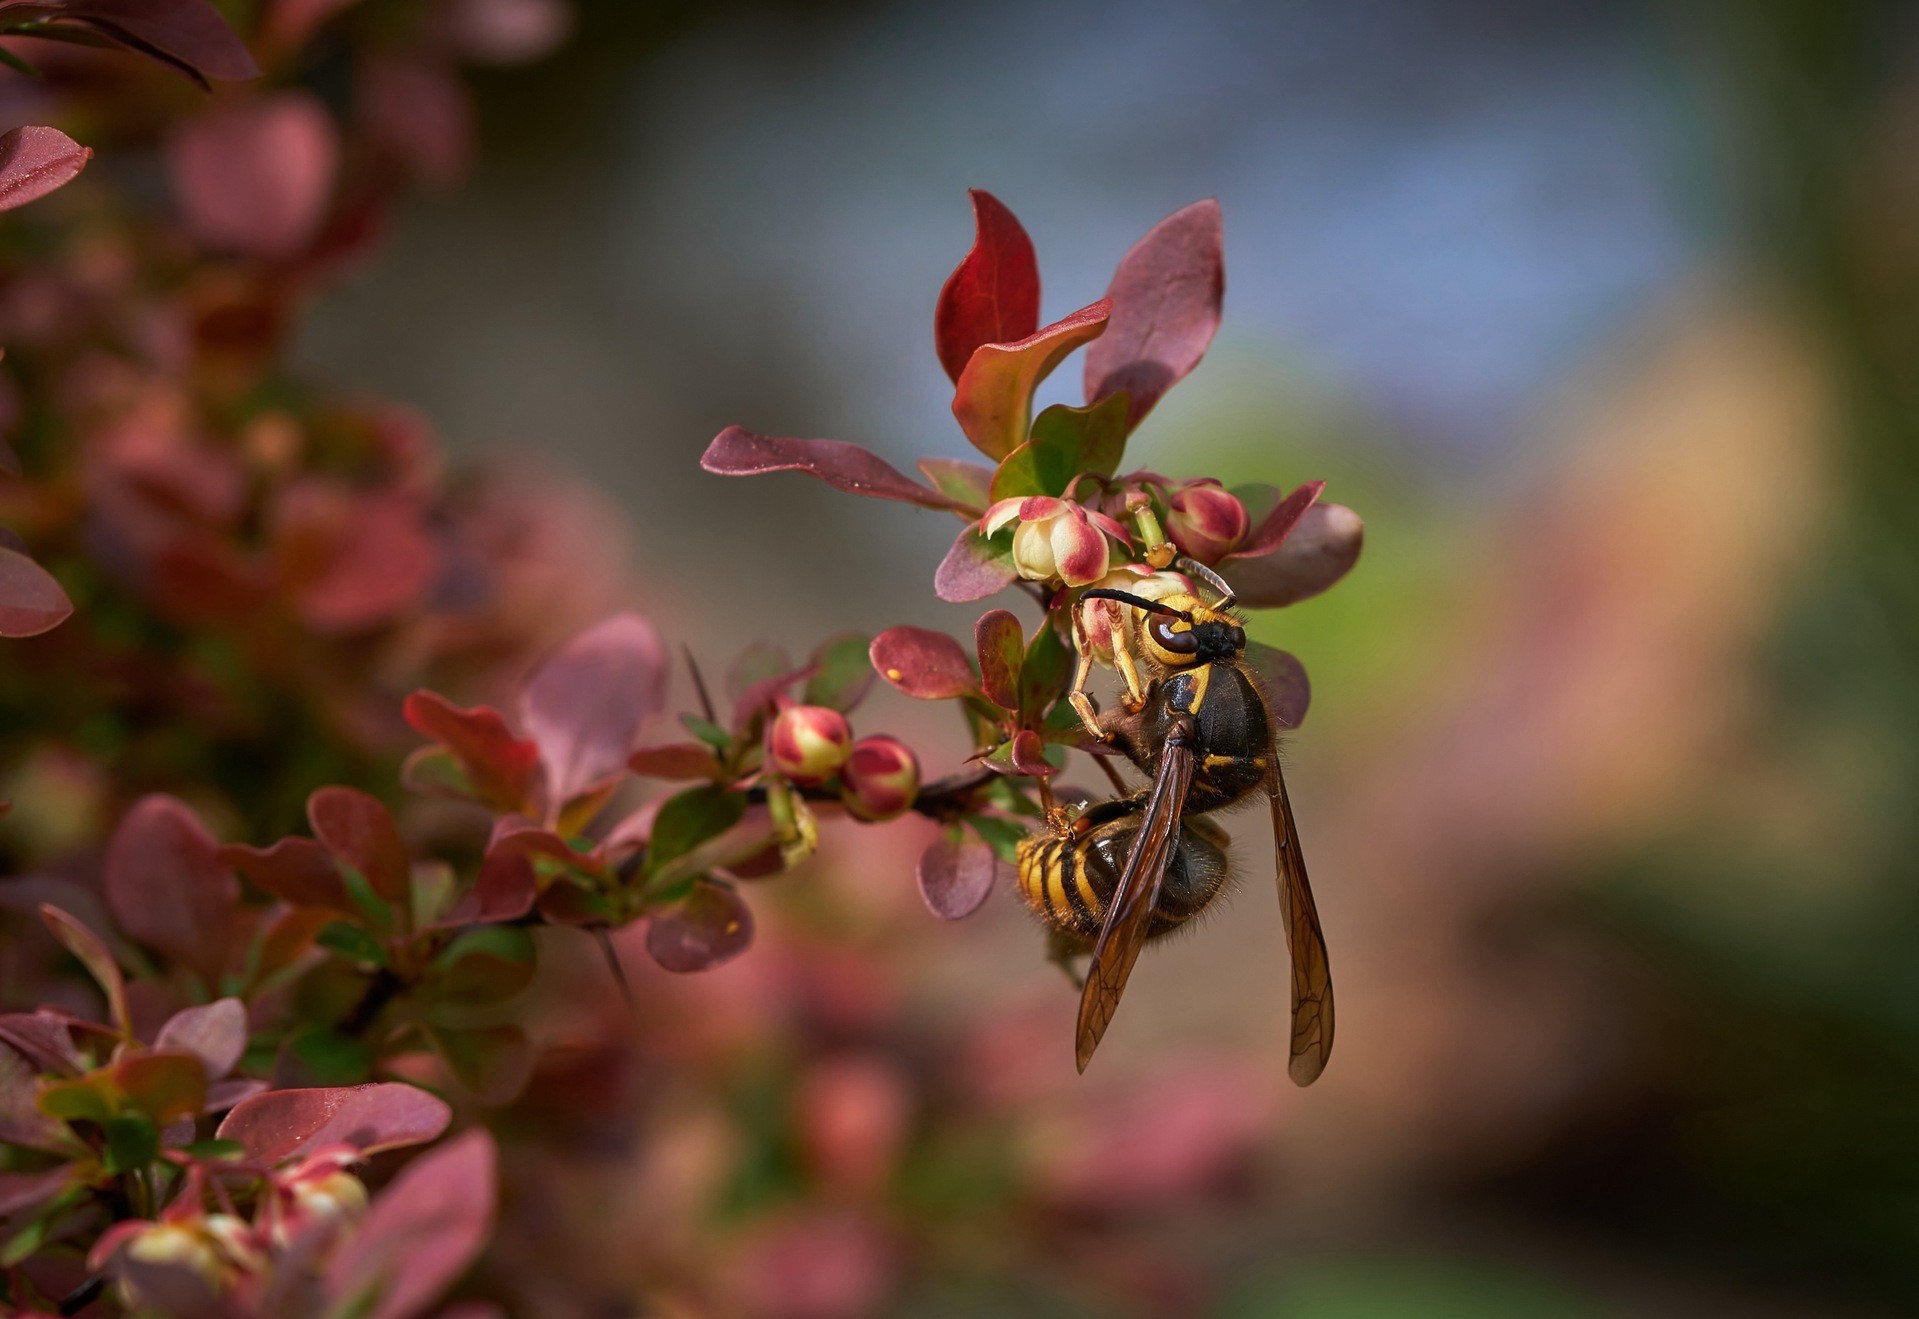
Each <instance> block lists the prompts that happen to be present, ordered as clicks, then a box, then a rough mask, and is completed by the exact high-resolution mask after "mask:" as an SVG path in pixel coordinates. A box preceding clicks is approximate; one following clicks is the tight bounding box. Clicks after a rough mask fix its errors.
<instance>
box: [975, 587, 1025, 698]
mask: <svg viewBox="0 0 1919 1319" xmlns="http://www.w3.org/2000/svg"><path fill="white" fill-rule="evenodd" d="M973 644H974V649H975V650H977V651H978V653H979V672H980V689H981V690H982V691H984V692H985V693H986V699H987V700H989V701H991V702H993V704H995V705H997V706H999V707H1000V708H1001V709H1002V710H1017V709H1019V667H1020V665H1021V664H1022V663H1023V662H1024V661H1025V659H1026V639H1025V636H1024V634H1023V633H1022V632H1021V631H1020V626H1019V619H1017V618H1015V617H1014V616H1013V615H1012V614H1011V613H1010V612H1009V611H1007V610H1004V609H993V610H989V611H988V612H986V613H984V614H981V615H980V619H979V622H977V623H975V624H974V625H973Z"/></svg>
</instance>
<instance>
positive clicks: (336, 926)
mask: <svg viewBox="0 0 1919 1319" xmlns="http://www.w3.org/2000/svg"><path fill="white" fill-rule="evenodd" d="M314 942H315V943H317V944H319V945H320V947H322V948H325V949H326V950H327V951H329V952H333V953H338V954H339V955H340V956H341V957H344V958H346V959H347V961H349V962H355V963H358V964H360V965H362V966H385V965H386V949H385V948H383V947H381V946H380V941H379V940H378V939H375V938H374V937H373V936H372V935H370V934H368V933H367V932H366V931H365V930H363V929H361V928H360V927H359V926H357V925H352V924H349V923H348V922H346V921H329V922H328V923H327V924H326V925H324V926H322V927H321V929H320V933H319V934H318V935H317V936H316V937H315V939H314Z"/></svg>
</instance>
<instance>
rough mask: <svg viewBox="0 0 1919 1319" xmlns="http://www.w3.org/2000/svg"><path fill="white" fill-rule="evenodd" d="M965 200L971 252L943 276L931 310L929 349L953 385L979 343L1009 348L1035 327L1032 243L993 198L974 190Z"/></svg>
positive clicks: (1036, 305) (1036, 308)
mask: <svg viewBox="0 0 1919 1319" xmlns="http://www.w3.org/2000/svg"><path fill="white" fill-rule="evenodd" d="M970 195H971V197H972V198H973V233H974V237H973V250H972V251H970V252H968V253H967V254H966V258H965V260H963V261H961V262H960V263H959V267H958V269H956V270H954V271H953V273H952V274H951V275H949V276H947V279H946V286H945V287H944V288H942V289H941V290H940V300H939V304H938V305H937V306H936V307H935V308H934V309H933V344H934V347H935V348H936V349H937V351H938V352H939V359H940V365H941V366H943V367H945V368H946V374H947V375H948V376H950V377H952V379H953V381H954V382H955V383H958V381H959V378H960V373H961V372H963V371H964V370H965V369H966V363H967V361H968V359H970V358H971V357H972V356H973V350H974V349H975V348H978V347H979V346H980V345H981V344H987V343H1012V342H1013V341H1015V340H1017V339H1024V338H1026V337H1027V336H1028V335H1030V334H1032V333H1033V331H1035V330H1037V329H1038V328H1039V261H1038V259H1037V258H1036V257H1035V256H1034V255H1033V240H1032V239H1030V238H1028V237H1027V236H1026V230H1024V229H1022V228H1021V227H1020V223H1019V221H1018V220H1016V219H1014V218H1013V213H1012V212H1011V211H1009V210H1007V209H1006V207H1005V206H1003V205H1002V204H1001V203H1000V201H999V199H998V198H997V197H995V196H993V194H992V193H990V192H987V191H985V190H984V189H981V188H974V189H972V190H971V193H970Z"/></svg>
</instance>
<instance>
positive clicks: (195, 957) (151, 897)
mask: <svg viewBox="0 0 1919 1319" xmlns="http://www.w3.org/2000/svg"><path fill="white" fill-rule="evenodd" d="M219 851H220V845H219V844H218V843H216V842H215V841H214V840H213V835H211V834H209V833H208V832H207V831H206V827H205V826H204V825H202V824H201V823H200V819H199V817H198V816H196V815H195V814H194V813H193V810H192V808H191V807H189V806H188V805H187V804H186V803H185V802H183V801H180V800H179V799H178V798H175V797H166V796H161V795H158V794H155V795H154V796H151V797H143V798H141V799H140V800H139V801H138V802H135V803H134V805H133V809H132V810H130V811H128V812H127V814H126V818H125V819H123V820H122V821H121V822H120V827H119V828H118V829H116V830H114V833H113V840H112V841H111V842H110V843H109V844H108V845H107V862H106V892H107V905H108V907H109V908H111V909H112V911H113V919H114V920H115V921H117V922H118V923H119V926H120V928H121V929H123V930H125V931H126V932H127V933H128V934H130V935H132V936H133V937H134V938H135V939H138V940H139V941H140V942H141V943H143V944H145V945H146V946H147V947H149V948H154V949H157V950H159V951H160V952H163V953H166V954H168V955H169V956H172V957H177V958H179V959H180V960H181V961H182V962H184V963H186V964H187V965H188V966H189V967H191V968H192V969H193V972H194V974H196V975H198V976H199V977H200V980H201V983H203V984H206V985H218V984H219V983H220V977H221V975H222V974H223V973H224V972H225V971H226V970H227V967H228V964H229V963H230V962H232V961H234V960H236V958H237V955H239V954H240V953H241V951H242V950H241V949H240V948H239V947H238V940H237V938H236V919H237V917H238V915H239V905H240V884H239V881H238V880H237V879H235V878H234V875H233V872H232V871H231V870H230V869H228V868H227V866H226V865H225V864H224V863H223V862H222V861H221V860H220V856H219Z"/></svg>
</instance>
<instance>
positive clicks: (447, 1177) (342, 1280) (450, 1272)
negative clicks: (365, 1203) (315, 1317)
mask: <svg viewBox="0 0 1919 1319" xmlns="http://www.w3.org/2000/svg"><path fill="white" fill-rule="evenodd" d="M496 1163H497V1155H496V1153H495V1150H494V1147H493V1138H492V1137H491V1136H489V1135H488V1134H487V1133H486V1132H485V1131H483V1130H475V1131H469V1132H467V1133H465V1134H464V1135H462V1136H459V1137H457V1138H455V1139H453V1140H451V1141H448V1142H447V1144H446V1145H445V1146H443V1147H441V1148H440V1149H437V1150H433V1151H431V1152H430V1153H427V1154H424V1155H422V1156H421V1157H420V1158H418V1159H416V1160H414V1162H412V1163H411V1164H409V1165H408V1166H407V1167H406V1168H404V1169H403V1170H402V1171H401V1172H400V1175H399V1176H398V1177H395V1178H394V1179H393V1182H392V1184H391V1185H389V1186H388V1187H387V1188H386V1189H385V1190H384V1191H382V1192H380V1194H379V1195H378V1196H376V1197H375V1198H374V1201H373V1204H372V1207H371V1208H369V1209H368V1210H367V1214H366V1217H365V1218H364V1219H363V1220H361V1222H360V1225H359V1227H358V1229H357V1230H355V1231H354V1232H353V1234H352V1235H351V1236H350V1237H348V1238H347V1239H346V1240H345V1241H343V1242H342V1243H341V1244H340V1246H339V1247H338V1249H336V1250H335V1251H334V1254H333V1258H332V1259H331V1260H329V1261H328V1263H327V1269H326V1290H327V1293H328V1295H329V1296H330V1297H331V1298H332V1300H333V1305H334V1307H335V1308H338V1309H343V1310H344V1309H352V1312H353V1313H355V1314H362V1313H363V1314H364V1316H365V1319H412V1316H414V1315H417V1314H419V1313H420V1312H421V1311H422V1310H424V1309H426V1307H427V1306H428V1305H430V1304H432V1303H433V1301H434V1300H435V1299H437V1298H438V1297H439V1295H440V1293H442V1292H444V1291H445V1290H446V1289H447V1288H448V1287H450V1286H452V1285H453V1283H454V1282H455V1281H457V1280H458V1279H459V1277H460V1275H461V1274H462V1273H465V1272H466V1271H467V1269H468V1268H469V1267H470V1266H471V1265H472V1263H473V1261H474V1260H475V1259H476V1258H478V1257H479V1254H480V1250H481V1248H482V1247H483V1246H485V1244H486V1240H487V1237H488V1235H489V1234H490V1233H491V1232H492V1230H493V1216H494V1208H495V1200H496V1196H497V1190H496V1187H495V1180H496ZM367 1297H378V1298H379V1299H378V1300H377V1301H376V1302H375V1303H374V1304H373V1305H372V1306H371V1307H370V1308H368V1309H366V1310H364V1311H361V1310H359V1309H358V1308H354V1306H353V1305H352V1304H351V1303H355V1302H362V1301H363V1300H364V1298H367Z"/></svg>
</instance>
